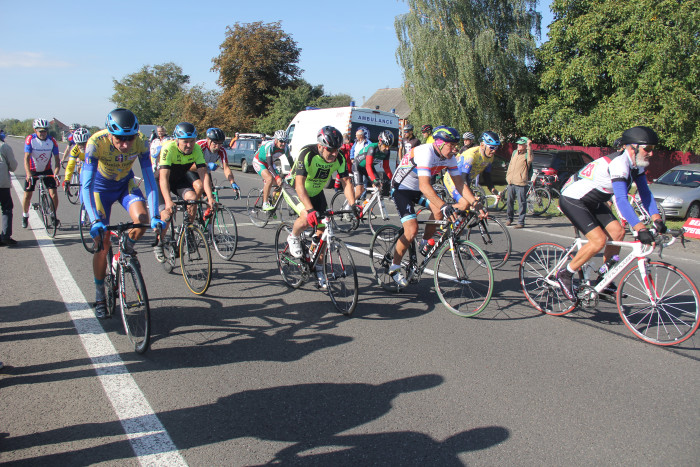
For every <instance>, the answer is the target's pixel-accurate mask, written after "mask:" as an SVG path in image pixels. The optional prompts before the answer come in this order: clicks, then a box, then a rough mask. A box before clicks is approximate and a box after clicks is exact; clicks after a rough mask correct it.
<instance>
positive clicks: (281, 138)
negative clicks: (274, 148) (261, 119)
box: [275, 130, 287, 143]
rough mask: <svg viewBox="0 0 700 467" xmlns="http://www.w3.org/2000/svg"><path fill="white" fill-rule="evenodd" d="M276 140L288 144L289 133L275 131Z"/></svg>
mask: <svg viewBox="0 0 700 467" xmlns="http://www.w3.org/2000/svg"><path fill="white" fill-rule="evenodd" d="M275 139H276V140H277V141H281V142H283V143H286V142H287V132H286V131H284V130H277V131H275Z"/></svg>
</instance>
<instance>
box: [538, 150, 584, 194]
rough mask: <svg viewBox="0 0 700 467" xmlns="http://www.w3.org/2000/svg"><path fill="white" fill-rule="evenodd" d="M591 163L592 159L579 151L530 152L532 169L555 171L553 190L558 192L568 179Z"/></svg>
mask: <svg viewBox="0 0 700 467" xmlns="http://www.w3.org/2000/svg"><path fill="white" fill-rule="evenodd" d="M590 162H593V158H592V157H591V156H589V155H588V154H586V153H585V152H581V151H566V150H554V149H552V150H535V151H532V168H533V169H536V170H539V171H542V170H544V169H547V168H552V169H554V170H556V171H557V177H558V181H557V182H556V185H555V188H556V189H557V190H560V189H561V187H562V185H564V183H566V181H567V180H568V179H569V177H570V176H571V175H573V174H575V173H576V172H578V171H579V170H581V169H582V168H584V167H585V166H586V165H587V164H588V163H590Z"/></svg>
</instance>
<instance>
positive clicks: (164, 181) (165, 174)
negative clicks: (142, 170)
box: [158, 166, 174, 219]
mask: <svg viewBox="0 0 700 467" xmlns="http://www.w3.org/2000/svg"><path fill="white" fill-rule="evenodd" d="M158 182H159V183H158V184H159V185H160V193H161V195H163V201H165V209H163V210H162V211H161V215H163V213H165V219H170V217H171V216H172V215H173V206H174V204H173V198H172V196H171V195H170V169H169V168H166V167H162V166H161V168H160V170H159V174H158Z"/></svg>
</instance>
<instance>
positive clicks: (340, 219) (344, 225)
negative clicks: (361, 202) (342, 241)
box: [331, 191, 360, 233]
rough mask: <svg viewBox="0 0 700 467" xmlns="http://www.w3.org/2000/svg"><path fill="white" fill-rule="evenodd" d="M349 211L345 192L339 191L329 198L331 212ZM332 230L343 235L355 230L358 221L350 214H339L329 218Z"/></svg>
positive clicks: (358, 223)
mask: <svg viewBox="0 0 700 467" xmlns="http://www.w3.org/2000/svg"><path fill="white" fill-rule="evenodd" d="M348 209H350V204H349V203H348V202H347V199H346V198H345V192H343V191H339V192H337V193H336V194H334V195H333V198H331V211H346V210H348ZM331 222H332V223H333V228H334V229H337V230H339V231H340V232H343V233H348V232H351V231H353V230H355V229H357V228H358V227H359V225H360V221H359V220H358V219H357V218H356V217H355V216H354V215H352V214H350V213H347V214H339V215H337V216H333V217H332V218H331Z"/></svg>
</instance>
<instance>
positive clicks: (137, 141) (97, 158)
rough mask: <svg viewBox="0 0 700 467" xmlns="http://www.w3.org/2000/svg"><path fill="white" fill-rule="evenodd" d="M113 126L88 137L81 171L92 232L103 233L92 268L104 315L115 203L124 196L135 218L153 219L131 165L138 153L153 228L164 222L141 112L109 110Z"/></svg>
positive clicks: (134, 234) (130, 247)
mask: <svg viewBox="0 0 700 467" xmlns="http://www.w3.org/2000/svg"><path fill="white" fill-rule="evenodd" d="M106 126H107V129H105V130H101V131H98V132H97V133H95V134H94V135H92V137H91V138H90V139H89V140H88V142H87V146H86V148H85V163H84V164H83V168H82V171H81V173H80V182H81V184H82V185H81V187H80V196H81V198H82V201H83V203H84V205H85V210H86V211H87V213H88V216H89V217H90V221H92V226H91V227H90V236H91V237H92V238H93V239H95V245H98V244H99V242H100V240H98V237H101V242H102V245H103V248H102V249H101V250H99V251H98V250H97V249H96V250H95V254H94V255H93V257H92V270H93V273H94V277H95V301H96V302H97V303H96V304H95V314H96V315H97V318H99V319H103V318H105V317H106V316H107V305H106V302H105V287H104V279H105V275H106V268H107V250H108V249H109V244H110V237H111V236H110V234H109V232H105V231H104V228H105V225H107V224H109V217H110V214H111V211H112V204H114V202H116V201H118V202H119V203H120V204H121V205H122V206H123V207H124V209H126V211H127V212H128V213H129V216H130V217H131V219H132V221H134V222H138V223H141V224H148V220H149V217H148V211H147V210H146V200H145V199H144V197H143V193H142V192H141V190H140V189H139V188H138V187H137V186H136V184H135V183H134V172H133V170H132V169H131V167H132V166H133V164H134V162H135V161H136V160H137V159H138V161H139V164H140V165H141V172H142V174H143V180H144V182H145V186H146V192H147V194H148V206H149V208H150V212H151V217H150V221H151V222H150V224H151V228H153V229H154V230H157V229H158V228H162V227H163V226H164V224H163V222H162V221H161V220H160V218H159V216H158V187H157V186H156V182H155V179H154V178H153V171H152V170H151V158H150V156H149V151H148V147H147V146H146V143H145V142H144V137H143V135H141V133H139V122H138V120H137V119H136V116H135V115H134V114H133V113H132V112H131V111H130V110H127V109H122V108H118V109H114V110H112V111H111V112H110V113H109V114H107V122H106ZM144 233H145V229H132V230H131V232H129V240H128V241H127V242H126V247H125V248H126V249H127V251H129V253H130V254H132V255H133V254H136V251H135V250H134V245H135V244H136V241H137V240H138V239H139V238H141V237H142V236H143V234H144Z"/></svg>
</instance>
